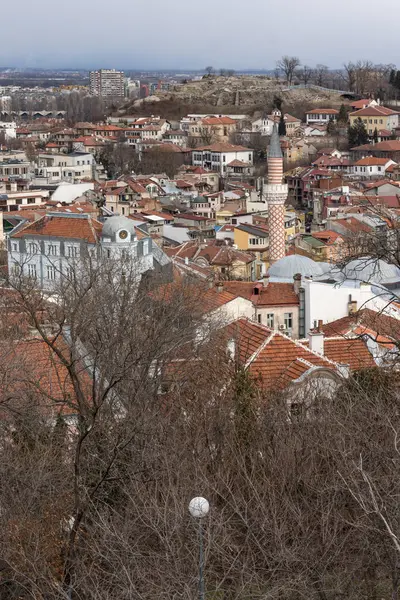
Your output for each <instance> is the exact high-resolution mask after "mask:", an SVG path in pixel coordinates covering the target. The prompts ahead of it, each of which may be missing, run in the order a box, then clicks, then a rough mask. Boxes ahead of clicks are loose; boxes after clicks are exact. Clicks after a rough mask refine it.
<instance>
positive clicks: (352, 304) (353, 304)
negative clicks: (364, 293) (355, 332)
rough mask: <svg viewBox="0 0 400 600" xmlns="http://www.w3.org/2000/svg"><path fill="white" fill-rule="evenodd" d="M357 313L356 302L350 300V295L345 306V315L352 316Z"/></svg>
mask: <svg viewBox="0 0 400 600" xmlns="http://www.w3.org/2000/svg"><path fill="white" fill-rule="evenodd" d="M356 312H357V300H352V297H351V294H350V296H349V302H348V304H347V314H348V315H349V316H350V315H354V314H355V313H356Z"/></svg>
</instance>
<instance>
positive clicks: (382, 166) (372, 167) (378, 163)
mask: <svg viewBox="0 0 400 600" xmlns="http://www.w3.org/2000/svg"><path fill="white" fill-rule="evenodd" d="M395 164H396V163H395V162H394V160H390V159H389V158H376V157H375V156H366V157H365V158H361V159H360V160H358V161H357V162H356V163H354V165H353V166H352V167H351V172H352V173H354V175H360V176H364V177H378V176H379V177H384V175H385V173H386V169H387V168H388V167H390V165H395Z"/></svg>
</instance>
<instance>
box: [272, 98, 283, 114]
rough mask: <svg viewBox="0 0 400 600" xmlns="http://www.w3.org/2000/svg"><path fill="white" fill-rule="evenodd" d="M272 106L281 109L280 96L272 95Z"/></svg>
mask: <svg viewBox="0 0 400 600" xmlns="http://www.w3.org/2000/svg"><path fill="white" fill-rule="evenodd" d="M274 106H276V108H277V109H278V110H280V111H282V98H281V97H280V96H274Z"/></svg>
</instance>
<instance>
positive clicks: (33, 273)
mask: <svg viewBox="0 0 400 600" xmlns="http://www.w3.org/2000/svg"><path fill="white" fill-rule="evenodd" d="M28 277H32V279H36V265H28Z"/></svg>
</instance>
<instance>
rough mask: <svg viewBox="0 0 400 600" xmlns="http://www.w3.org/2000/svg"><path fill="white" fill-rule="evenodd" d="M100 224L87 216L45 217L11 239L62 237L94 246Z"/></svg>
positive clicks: (98, 234) (99, 230)
mask: <svg viewBox="0 0 400 600" xmlns="http://www.w3.org/2000/svg"><path fill="white" fill-rule="evenodd" d="M102 227H103V226H102V224H101V223H100V222H99V221H97V220H96V219H92V218H91V217H90V216H89V215H76V216H75V215H74V216H70V215H63V216H61V215H57V216H55V215H52V214H50V215H45V216H44V217H42V218H41V219H38V220H37V221H35V222H34V223H30V224H29V225H27V226H26V227H24V228H23V229H21V230H20V231H18V232H17V233H14V234H13V235H12V236H11V237H13V238H24V237H25V236H46V237H62V238H70V239H76V240H84V241H86V242H88V243H91V244H95V243H96V242H97V241H98V239H99V236H100V234H101V231H102Z"/></svg>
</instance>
